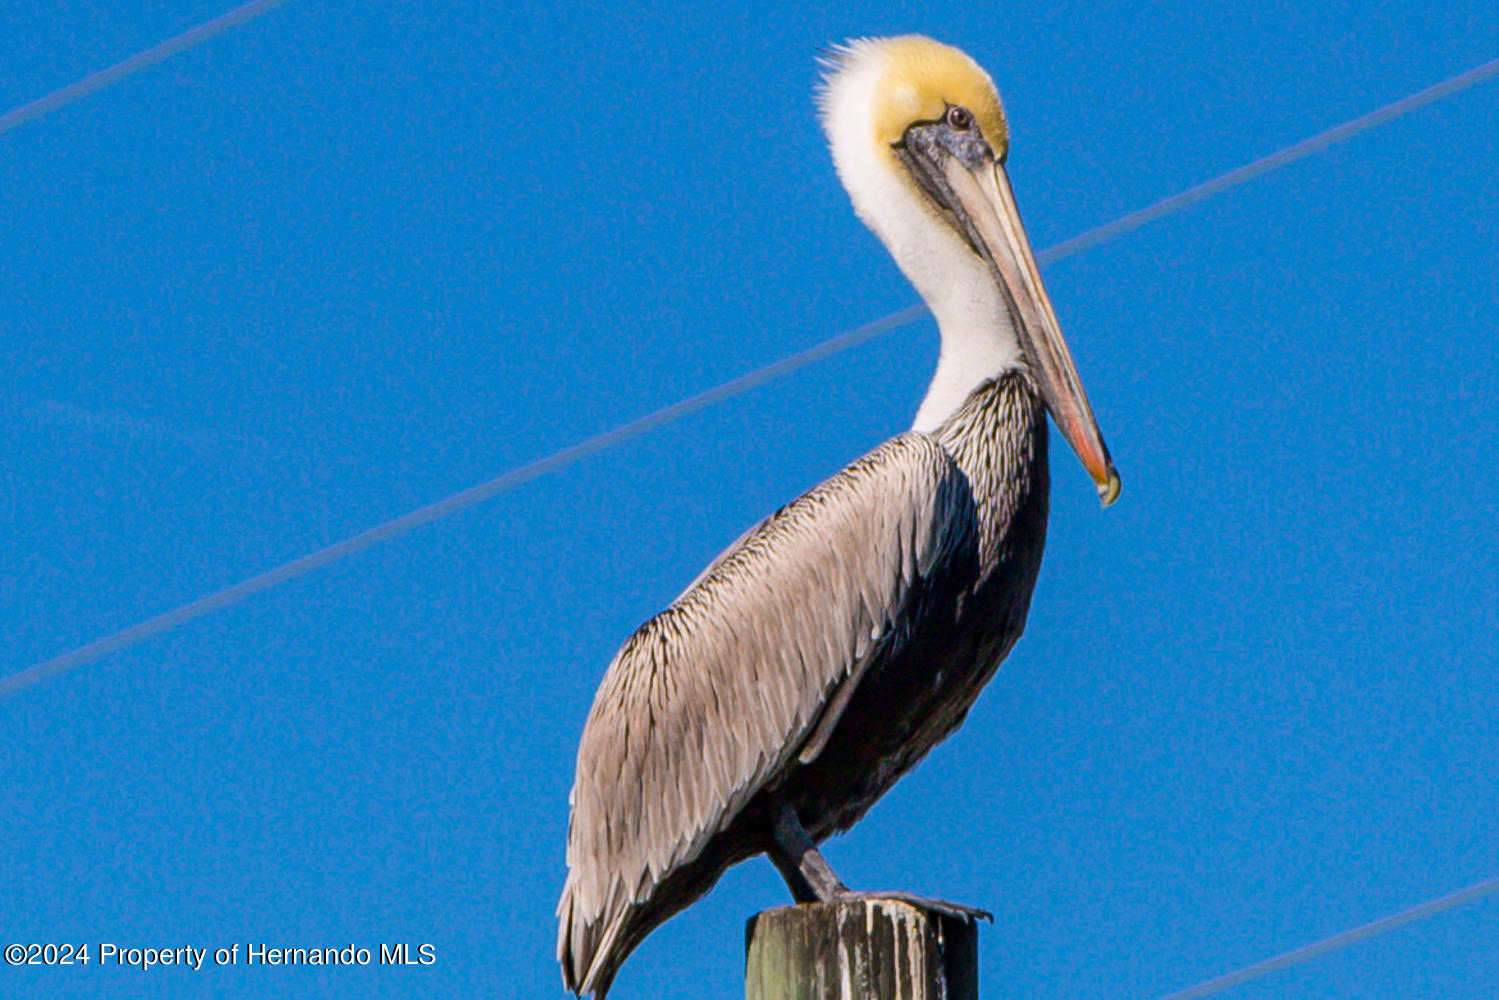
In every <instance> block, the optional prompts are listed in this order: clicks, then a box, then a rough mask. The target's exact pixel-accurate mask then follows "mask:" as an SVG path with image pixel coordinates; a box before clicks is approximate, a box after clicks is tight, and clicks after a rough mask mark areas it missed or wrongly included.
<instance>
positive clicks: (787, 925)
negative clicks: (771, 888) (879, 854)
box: [744, 899, 979, 1000]
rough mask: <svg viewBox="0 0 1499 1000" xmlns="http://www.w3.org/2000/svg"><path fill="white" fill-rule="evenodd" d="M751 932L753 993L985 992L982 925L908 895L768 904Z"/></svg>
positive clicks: (969, 997) (840, 998) (812, 996)
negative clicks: (981, 967) (981, 987)
mask: <svg viewBox="0 0 1499 1000" xmlns="http://www.w3.org/2000/svg"><path fill="white" fill-rule="evenodd" d="M744 939H745V970H744V996H745V1000H896V998H900V1000H939V998H941V1000H978V995H979V963H978V927H977V926H976V925H975V924H974V923H973V922H972V921H968V920H962V919H959V918H957V917H949V916H946V915H944V914H940V913H933V912H932V911H930V910H926V909H923V908H921V907H919V906H914V905H912V904H911V903H907V902H904V901H903V900H896V899H859V900H853V901H851V902H846V903H844V902H839V903H804V904H802V905H800V906H786V907H782V908H781V909H778V910H766V911H764V912H763V913H759V914H757V915H756V916H754V917H751V918H750V920H749V923H747V924H746V925H745V928H744Z"/></svg>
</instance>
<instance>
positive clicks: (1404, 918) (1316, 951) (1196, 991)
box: [1164, 878, 1499, 1000]
mask: <svg viewBox="0 0 1499 1000" xmlns="http://www.w3.org/2000/svg"><path fill="white" fill-rule="evenodd" d="M1492 892H1499V878H1491V879H1487V880H1485V881H1483V882H1479V883H1477V884H1475V885H1470V886H1468V887H1467V888H1466V889H1460V890H1458V891H1457V892H1454V893H1451V894H1450V895H1446V896H1441V897H1439V898H1437V899H1433V900H1430V901H1429V902H1425V903H1422V904H1421V905H1420V906H1413V907H1411V908H1410V909H1408V910H1401V911H1400V912H1399V913H1395V914H1392V915H1390V916H1388V917H1383V918H1381V919H1379V920H1375V921H1373V922H1372V923H1367V924H1364V925H1363V926H1362V927H1355V928H1353V930H1350V931H1344V932H1343V933H1341V934H1334V935H1333V936H1332V937H1330V938H1324V939H1322V940H1321V941H1318V942H1317V943H1315V944H1309V945H1306V946H1305V947H1303V948H1297V949H1295V950H1294V951H1288V952H1286V953H1285V954H1284V955H1277V956H1276V957H1274V958H1268V959H1266V960H1265V961H1263V962H1256V963H1255V964H1254V965H1247V966H1245V967H1244V968H1242V969H1240V970H1239V971H1237V972H1230V973H1229V974H1228V975H1226V976H1219V977H1218V978H1217V979H1209V980H1208V981H1207V982H1205V983H1198V984H1197V985H1196V986H1193V987H1192V988H1191V989H1187V990H1182V991H1181V992H1180V993H1173V994H1171V995H1170V996H1168V997H1165V998H1164V1000H1197V998H1198V997H1210V996H1214V995H1215V994H1218V993H1222V992H1223V991H1224V990H1229V989H1233V988H1234V987H1235V986H1240V985H1242V984H1244V983H1247V982H1249V981H1250V980H1252V979H1259V978H1260V977H1261V976H1268V975H1270V973H1272V972H1279V971H1280V970H1281V969H1288V968H1290V967H1291V966H1293V965H1300V964H1301V963H1302V962H1310V961H1311V960H1312V959H1314V958H1320V957H1322V956H1323V955H1326V954H1328V953H1330V952H1334V951H1340V950H1342V949H1343V948H1348V947H1351V946H1352V945H1355V944H1358V943H1359V942H1360V941H1366V940H1368V939H1369V938H1371V937H1375V936H1377V935H1380V934H1384V933H1385V932H1387V931H1392V930H1394V929H1395V928H1397V927H1400V926H1402V925H1404V924H1408V923H1411V922H1412V921H1414V920H1420V919H1421V918H1422V917H1429V916H1432V915H1433V914H1437V913H1441V912H1442V911H1443V910H1450V909H1452V908H1453V907H1454V906H1461V905H1462V904H1464V903H1470V902H1472V901H1473V900H1475V899H1480V898H1482V897H1484V896H1487V895H1488V894H1490V893H1492Z"/></svg>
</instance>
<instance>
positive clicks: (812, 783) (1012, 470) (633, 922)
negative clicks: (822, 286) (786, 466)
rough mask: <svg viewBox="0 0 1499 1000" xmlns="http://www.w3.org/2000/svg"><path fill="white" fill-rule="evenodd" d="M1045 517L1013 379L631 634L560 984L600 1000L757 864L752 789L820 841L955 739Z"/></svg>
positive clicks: (604, 718)
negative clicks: (661, 931)
mask: <svg viewBox="0 0 1499 1000" xmlns="http://www.w3.org/2000/svg"><path fill="white" fill-rule="evenodd" d="M1046 510H1047V469H1046V423H1045V414H1044V411H1043V409H1042V408H1041V405H1040V402H1039V400H1038V399H1037V398H1036V395H1035V390H1034V387H1033V386H1032V385H1031V383H1030V380H1029V378H1028V377H1027V376H1025V375H1024V374H1022V373H1018V372H1014V373H1009V374H1007V375H1005V376H1003V377H1002V378H1000V379H999V380H997V381H995V382H990V383H986V384H984V385H983V386H981V387H980V388H979V389H978V390H977V391H975V392H974V393H973V394H972V396H970V398H969V399H968V401H967V402H966V403H965V404H964V406H963V407H962V408H961V409H960V410H959V411H958V412H957V413H955V414H954V415H953V417H952V418H951V419H950V420H949V421H948V422H947V423H946V424H944V425H943V427H942V428H941V429H940V430H939V431H938V432H937V433H936V434H934V435H927V434H922V433H919V432H915V431H911V432H907V433H905V434H902V435H900V436H899V437H896V438H893V439H892V440H890V441H887V442H885V443H884V444H882V445H880V446H879V447H878V448H876V449H875V450H874V451H872V452H870V453H869V454H868V455H866V456H864V457H863V458H861V459H859V460H858V461H857V462H855V463H853V464H852V465H850V466H849V467H848V468H847V469H845V470H843V471H842V472H840V473H838V474H837V475H835V476H834V477H832V478H831V479H829V480H828V481H827V482H825V483H823V484H822V485H820V486H818V487H817V488H815V489H813V490H811V491H810V492H808V493H807V494H805V495H804V496H802V497H800V498H799V499H797V500H795V501H793V502H792V503H790V504H788V505H787V506H785V507H783V508H782V509H781V510H780V511H778V512H776V514H774V515H773V516H771V517H770V518H768V519H767V520H766V521H764V522H763V523H762V524H760V525H758V526H757V527H756V528H755V529H754V530H753V531H751V532H750V533H749V534H748V535H747V536H746V537H745V538H743V539H742V540H741V541H739V542H737V543H736V544H735V545H734V546H733V547H731V548H730V550H729V551H727V552H725V553H724V555H723V556H721V557H720V558H719V559H718V560H717V562H716V563H715V564H714V566H713V567H712V568H711V570H710V571H709V572H708V573H706V574H705V575H704V576H703V577H702V578H700V579H699V581H698V582H697V583H696V584H694V585H693V586H692V587H691V588H690V589H689V590H688V591H687V592H686V593H684V594H683V595H682V596H681V597H679V598H678V599H677V600H676V601H675V602H673V603H672V605H671V606H670V607H669V608H667V609H666V610H665V611H663V612H662V613H661V614H659V615H657V616H656V617H655V618H652V619H651V620H650V621H648V622H646V623H645V624H644V625H643V626H641V628H640V629H639V630H638V631H637V632H636V633H635V634H634V635H633V636H632V637H631V638H630V640H629V641H628V642H626V643H625V645H624V647H623V648H622V649H621V650H620V651H619V653H618V655H617V656H616V657H615V658H614V662H613V663H611V664H610V666H609V669H608V672H607V673H606V674H605V676H604V681H603V683H602V684H601V685H600V687H599V691H598V695H597V696H596V697H595V699H594V703H593V709H592V711H591V712H590V713H589V716H588V722H587V724H586V725H585V726H584V729H583V739H582V743H581V746H580V747H579V750H578V774H577V781H576V784H575V785H574V788H573V794H572V807H573V813H572V822H571V824H570V827H569V835H568V847H567V862H568V868H569V872H568V878H567V883H566V887H565V888H564V889H563V894H562V900H561V902H560V904H559V905H558V916H559V920H560V926H559V931H558V943H557V954H558V959H559V961H560V962H561V963H562V970H563V980H564V982H565V983H566V985H567V987H568V988H569V989H571V990H573V991H575V992H580V993H581V992H588V991H592V992H594V993H595V994H596V995H598V996H602V995H603V994H604V992H605V991H606V990H607V988H608V986H609V983H610V982H611V980H612V979H613V977H614V973H615V972H616V970H617V969H618V967H619V964H620V963H621V962H622V961H623V960H624V957H625V956H626V955H627V954H628V953H629V952H630V951H631V950H632V949H633V948H634V947H635V945H637V944H638V943H639V942H640V941H641V940H642V939H643V938H644V937H645V935H646V934H648V933H649V932H650V931H651V930H652V929H653V928H654V927H656V926H657V925H658V924H659V923H660V922H661V921H663V920H665V919H666V918H667V917H669V916H671V915H672V914H673V913H675V912H677V911H678V910H680V909H681V908H683V907H684V906H687V905H688V904H689V903H691V902H692V901H694V900H695V899H697V898H698V897H699V896H701V895H702V894H703V893H705V892H707V891H708V889H710V888H711V887H712V886H713V884H714V882H716V881H717V879H718V877H719V876H720V875H721V874H722V873H723V871H724V870H725V869H726V868H727V867H728V866H729V865H731V864H734V863H736V862H738V861H741V860H743V859H745V858H747V857H750V856H752V855H754V854H757V853H760V852H762V851H765V850H767V849H768V847H769V818H768V816H767V810H766V796H767V793H772V794H774V795H776V796H779V797H782V798H784V799H785V800H787V801H789V802H790V803H792V805H793V806H794V807H795V808H796V810H797V812H798V813H799V814H800V817H801V821H802V823H803V824H804V826H805V827H806V829H807V831H808V832H809V833H810V834H811V835H812V836H813V838H814V839H817V840H821V839H822V838H824V837H826V836H828V835H829V834H831V833H833V832H834V831H837V830H844V829H847V828H848V827H849V826H850V825H852V824H853V823H854V822H855V821H857V820H858V819H859V817H860V816H862V815H863V814H864V812H865V811H866V810H867V809H868V808H869V806H870V805H872V804H873V803H874V801H875V799H877V798H878V797H879V796H880V795H881V794H883V793H884V792H885V791H886V790H887V789H888V788H889V787H890V786H891V785H892V784H894V782H895V780H896V779H897V778H898V777H900V775H901V774H903V773H905V771H906V770H908V769H909V768H910V767H911V766H912V765H914V764H915V763H916V762H917V761H918V760H920V759H921V757H922V756H924V755H925V754H926V752H927V751H928V750H930V749H931V748H932V746H934V745H935V744H936V743H937V742H938V741H939V740H941V739H942V738H943V737H945V736H946V735H947V734H948V733H950V732H951V731H952V730H953V729H954V728H956V727H957V725H958V724H959V723H960V722H961V721H962V719H963V717H964V715H965V714H966V713H967V711H968V708H969V706H970V705H971V704H972V703H973V700H974V699H975V698H976V697H977V696H978V693H979V690H980V689H981V687H982V686H983V684H984V682H985V681H987V680H988V679H989V677H990V676H991V675H992V674H993V672H994V669H995V668H996V667H997V666H998V665H999V661H1000V660H1001V659H1002V658H1003V657H1004V655H1005V654H1006V653H1007V652H1008V651H1009V649H1010V647H1011V645H1013V644H1014V642H1015V640H1016V639H1017V638H1019V636H1020V631H1021V629H1022V628H1023V626H1024V622H1025V614H1026V610H1027V608H1028V607H1029V604H1030V595H1031V591H1032V588H1033V587H1034V584H1035V579H1036V572H1037V569H1038V568H1039V565H1040V559H1041V549H1042V545H1043V543H1044V539H1045V534H1046ZM831 712H837V713H839V714H837V716H836V717H834V716H832V715H830V714H829V713H831ZM809 744H811V745H809Z"/></svg>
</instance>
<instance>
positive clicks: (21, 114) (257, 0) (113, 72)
mask: <svg viewBox="0 0 1499 1000" xmlns="http://www.w3.org/2000/svg"><path fill="white" fill-rule="evenodd" d="M284 3H286V0H252V2H251V3H247V4H245V5H243V6H241V7H236V8H234V9H233V10H231V11H229V12H228V13H226V14H220V15H219V16H218V17H216V18H214V19H213V20H212V21H207V22H205V23H203V24H200V25H198V26H197V27H196V28H189V29H188V30H187V31H184V32H183V33H182V34H180V35H176V36H174V37H172V38H168V39H167V40H166V41H164V42H162V43H161V44H160V45H153V46H152V47H151V48H149V49H147V50H146V51H144V52H138V53H136V54H135V55H133V56H131V57H130V58H129V59H126V60H125V61H124V62H117V63H115V64H114V65H113V66H110V67H109V68H108V69H101V70H99V71H98V72H97V73H90V74H89V75H88V76H86V77H84V78H83V79H82V80H79V81H77V82H76V83H70V84H68V85H67V86H66V87H60V88H59V89H57V90H54V91H52V93H50V94H45V95H43V96H42V97H38V98H37V99H36V100H34V101H32V102H30V103H29V104H23V105H21V106H20V107H18V108H14V109H12V110H10V111H7V112H6V113H5V114H3V115H0V135H3V134H5V133H6V132H9V131H10V130H11V129H13V128H15V127H16V126H17V125H20V124H22V123H23V122H29V121H31V120H32V119H34V118H40V117H41V116H42V115H45V114H50V113H51V112H53V111H56V110H57V109H58V108H62V107H66V106H67V105H69V104H72V103H73V102H74V101H79V100H82V99H83V98H85V97H87V96H88V95H90V94H92V93H94V92H96V91H99V90H103V89H104V88H105V87H108V86H109V85H110V84H113V83H118V82H119V81H121V80H123V79H125V77H127V76H131V75H132V74H135V73H139V72H140V71H141V70H143V69H145V68H147V67H148V66H154V65H156V64H157V63H159V62H161V61H162V60H163V59H167V58H170V57H171V56H174V55H176V54H177V53H179V52H181V51H182V50H184V49H190V48H192V47H193V46H194V45H201V44H202V43H204V42H206V41H208V40H209V39H210V38H212V37H213V36H214V35H217V34H219V33H221V32H224V31H228V30H229V29H230V28H234V27H238V26H239V25H241V24H244V23H245V22H246V21H253V20H254V19H255V18H257V17H259V16H260V15H261V14H264V13H266V12H267V11H270V10H272V9H274V8H276V7H280V6H281V5H282V4H284Z"/></svg>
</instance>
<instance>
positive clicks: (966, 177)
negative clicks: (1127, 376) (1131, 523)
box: [943, 157, 1120, 507]
mask: <svg viewBox="0 0 1499 1000" xmlns="http://www.w3.org/2000/svg"><path fill="white" fill-rule="evenodd" d="M991 162H992V161H989V160H987V159H986V161H985V162H983V163H981V164H979V165H978V166H977V167H976V168H974V169H970V168H969V167H967V166H965V165H964V164H963V163H962V162H961V161H960V160H959V159H958V158H957V157H949V158H947V162H946V164H945V166H944V169H943V175H944V179H945V180H946V181H947V183H948V185H949V186H950V187H951V189H952V193H953V195H954V196H955V200H956V204H955V205H953V206H952V207H953V209H954V211H955V213H956V214H958V215H960V216H963V217H965V218H962V219H961V221H962V222H964V223H966V224H967V225H966V226H965V228H966V229H968V231H969V233H970V234H972V235H976V236H977V237H978V243H979V246H978V247H977V248H976V249H979V250H980V252H981V253H982V254H983V255H984V256H985V257H986V258H988V261H989V266H990V268H991V269H992V270H993V271H994V275H995V279H996V280H997V281H998V282H999V284H1000V286H1001V287H1002V288H1003V289H1004V290H1005V292H1006V293H1007V297H1008V299H1009V301H1010V304H1011V308H1012V309H1013V310H1014V313H1015V320H1016V326H1017V327H1018V329H1019V331H1020V337H1021V340H1022V345H1021V346H1022V347H1023V348H1024V349H1025V353H1026V357H1027V359H1028V360H1029V361H1030V363H1031V368H1032V374H1033V375H1034V376H1035V379H1036V383H1037V385H1038V387H1039V388H1040V390H1041V398H1042V399H1043V400H1045V401H1046V406H1047V409H1049V410H1050V411H1051V416H1052V419H1053V420H1055V421H1056V422H1057V426H1058V427H1059V428H1061V431H1062V434H1063V436H1065V437H1066V438H1067V443H1068V444H1070V445H1072V450H1073V451H1075V452H1077V457H1078V458H1079V459H1081V460H1082V463H1083V468H1085V469H1087V470H1088V475H1090V476H1092V477H1093V482H1094V484H1095V485H1096V486H1097V487H1098V498H1099V500H1101V501H1102V502H1103V505H1104V506H1105V507H1107V506H1108V505H1109V504H1111V503H1113V502H1114V501H1115V500H1117V499H1118V498H1119V488H1120V487H1119V473H1118V472H1116V471H1114V462H1113V459H1111V458H1110V457H1109V449H1108V446H1107V445H1105V444H1104V443H1103V433H1102V432H1101V431H1099V429H1098V421H1097V420H1096V419H1095V418H1094V416H1093V408H1092V407H1091V406H1089V405H1088V395H1087V393H1085V392H1083V383H1082V380H1081V379H1079V378H1078V375H1077V367H1076V366H1075V365H1074V364H1073V363H1072V354H1071V353H1070V352H1069V351H1068V350H1067V342H1066V341H1065V340H1063V339H1062V328H1061V326H1060V325H1058V323H1057V314H1056V312H1055V311H1054V310H1053V309H1052V307H1051V299H1050V298H1049V297H1047V294H1046V287H1045V286H1044V285H1042V284H1041V272H1040V271H1039V270H1038V269H1037V267H1036V257H1035V254H1034V253H1032V252H1031V244H1030V241H1029V240H1028V239H1026V236H1025V229H1024V227H1022V226H1021V224H1020V210H1019V209H1018V208H1017V207H1016V206H1015V194H1014V192H1013V191H1012V190H1011V189H1010V178H1009V177H1008V176H1007V175H1006V174H1005V168H1004V165H1003V164H1001V163H993V164H992V167H991V166H990V164H991ZM972 235H971V236H970V238H972Z"/></svg>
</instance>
